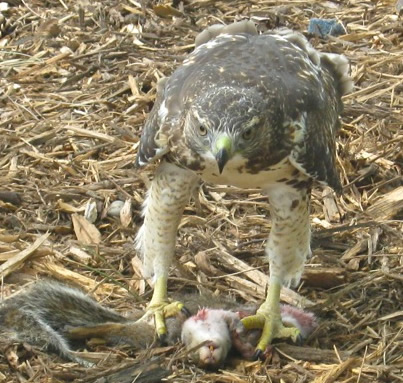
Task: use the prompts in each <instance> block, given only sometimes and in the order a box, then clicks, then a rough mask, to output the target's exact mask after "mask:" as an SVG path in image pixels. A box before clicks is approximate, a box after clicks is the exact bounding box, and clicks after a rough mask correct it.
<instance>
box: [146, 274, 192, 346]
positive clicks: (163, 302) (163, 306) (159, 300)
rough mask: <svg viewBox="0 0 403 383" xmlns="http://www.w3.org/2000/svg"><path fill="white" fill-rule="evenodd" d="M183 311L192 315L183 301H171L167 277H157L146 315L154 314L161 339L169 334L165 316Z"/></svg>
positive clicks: (157, 331)
mask: <svg viewBox="0 0 403 383" xmlns="http://www.w3.org/2000/svg"><path fill="white" fill-rule="evenodd" d="M179 312H183V313H184V314H185V315H186V316H190V313H189V311H188V310H187V309H186V308H185V305H184V304H183V303H182V302H179V301H174V302H170V301H169V299H168V294H167V278H166V277H159V278H157V280H156V282H155V286H154V293H153V297H152V299H151V301H150V304H149V305H148V307H147V313H146V315H147V316H148V315H150V314H152V315H153V316H154V322H155V331H156V333H157V335H158V337H159V338H160V339H163V338H164V337H165V336H166V334H167V328H166V325H165V318H169V317H174V316H176V315H178V314H179Z"/></svg>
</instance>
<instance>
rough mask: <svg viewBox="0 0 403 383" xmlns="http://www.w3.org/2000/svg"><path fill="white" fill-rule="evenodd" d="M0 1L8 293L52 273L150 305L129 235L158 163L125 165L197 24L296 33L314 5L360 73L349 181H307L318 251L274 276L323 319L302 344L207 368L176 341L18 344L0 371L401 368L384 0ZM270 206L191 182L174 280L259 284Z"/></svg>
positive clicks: (393, 98) (235, 288) (394, 149)
mask: <svg viewBox="0 0 403 383" xmlns="http://www.w3.org/2000/svg"><path fill="white" fill-rule="evenodd" d="M6 5H8V6H6ZM0 9H1V12H0V110H1V114H0V153H1V156H0V262H1V264H0V275H1V277H2V279H1V280H2V284H1V296H2V298H6V297H9V296H11V295H12V294H14V293H15V292H17V291H19V290H21V289H25V288H26V286H27V284H29V283H31V282H32V281H33V280H35V279H38V278H43V277H52V278H57V279H59V280H63V281H66V282H74V283H75V284H78V285H80V286H82V287H83V288H84V289H86V290H88V291H90V292H91V293H92V294H93V295H95V296H96V297H97V298H98V299H99V300H100V301H102V302H103V303H105V304H107V305H109V306H110V307H114V308H115V309H117V310H119V311H127V310H130V309H131V308H133V307H140V308H144V307H145V304H146V302H147V300H148V299H149V298H150V293H151V289H150V286H149V284H148V282H147V281H144V280H142V279H141V272H140V260H139V258H138V257H137V255H136V253H135V251H134V248H133V239H134V237H135V234H136V232H137V230H138V229H139V227H140V225H141V216H140V210H141V203H142V202H143V199H144V195H145V191H146V189H147V184H148V183H149V179H150V177H151V176H152V172H153V169H152V167H150V168H147V169H146V170H143V169H142V170H140V171H138V170H135V169H134V168H133V161H134V159H135V156H136V151H137V146H138V141H139V137H140V133H141V129H142V125H143V123H144V119H145V117H146V115H147V113H148V112H149V110H150V108H151V106H152V104H153V101H154V98H155V92H156V83H157V81H158V79H160V78H162V77H164V76H169V75H170V73H171V72H172V71H173V70H174V68H176V67H177V66H178V65H179V64H180V63H181V62H182V60H183V59H184V57H185V56H186V54H187V53H189V52H191V51H192V49H193V42H194V38H195V36H196V34H197V33H198V32H200V31H201V30H203V29H204V28H205V27H206V26H208V25H211V24H214V23H231V22H233V21H234V20H240V19H249V18H250V19H252V20H253V21H255V22H256V23H257V24H258V28H259V30H260V31H265V30H267V29H272V28H275V27H284V26H285V27H289V28H292V29H295V30H299V31H301V32H304V33H305V32H306V31H307V26H308V23H309V19H310V18H312V17H320V18H337V19H338V20H340V21H341V22H342V23H343V24H344V25H345V27H346V29H347V34H345V35H342V36H339V37H330V38H328V39H322V38H319V37H310V41H311V43H312V45H314V46H315V47H316V48H317V49H318V50H321V51H327V52H335V53H344V54H345V55H346V56H347V57H348V58H349V59H350V61H351V73H352V77H353V79H354V83H355V87H354V90H353V92H352V93H351V94H349V95H347V96H346V97H345V110H344V113H343V116H342V121H343V124H342V129H341V131H340V134H339V140H338V163H339V168H340V174H341V178H342V182H343V185H344V190H343V194H342V195H340V196H336V195H335V194H334V193H333V192H332V191H331V190H330V189H325V190H323V189H321V188H319V187H317V188H315V189H314V191H313V200H312V222H313V224H312V225H313V240H312V248H313V256H312V258H311V259H309V261H308V263H307V266H306V270H305V273H304V276H303V278H302V282H301V284H300V286H299V287H298V288H297V289H296V290H295V291H294V292H293V291H291V290H287V289H285V290H284V293H283V300H284V301H286V302H288V303H292V304H297V305H301V306H305V307H306V308H308V309H310V310H312V311H314V312H315V313H316V314H317V315H318V317H319V319H320V326H319V329H318V330H317V331H315V333H314V334H312V336H311V337H310V338H309V339H308V341H307V342H306V343H305V345H304V346H302V347H297V346H291V345H284V344H283V345H279V346H278V347H277V348H276V349H275V351H274V352H273V356H272V358H271V360H268V361H267V362H265V363H261V362H251V361H242V360H239V359H238V358H233V359H231V360H230V361H229V362H228V364H227V365H226V366H225V368H223V369H221V370H219V371H217V372H208V371H203V370H201V369H199V368H196V367H195V366H194V365H192V363H190V362H188V361H187V359H186V353H184V352H183V349H182V348H181V346H180V345H177V346H175V347H168V348H154V349H150V350H144V351H141V352H138V353H135V352H130V350H117V349H105V348H101V349H97V350H90V351H88V352H85V355H87V356H89V357H91V358H92V360H94V361H96V362H97V363H98V365H97V367H95V368H92V369H88V370H87V369H84V368H82V367H80V366H78V365H75V364H72V363H66V362H65V361H63V360H61V359H60V358H58V357H57V356H55V355H47V354H45V353H43V352H41V351H39V350H36V349H35V348H34V349H32V348H30V347H28V346H27V345H25V347H19V348H17V346H15V347H14V348H11V349H8V350H7V351H6V352H4V353H2V354H1V355H0V382H10V383H11V382H28V381H29V382H66V381H74V382H134V381H136V382H157V381H161V379H163V378H164V379H165V380H164V381H169V382H190V381H191V382H266V381H269V382H271V381H273V382H286V383H291V382H315V383H330V382H344V383H347V382H401V381H403V373H402V370H403V357H402V355H403V326H402V323H403V321H402V320H403V277H402V267H403V240H402V229H403V225H402V207H403V186H402V176H401V165H402V160H403V155H402V146H403V145H402V142H403V130H402V125H403V113H402V105H403V96H402V90H403V42H402V41H403V39H402V32H403V27H402V19H401V18H399V15H398V11H397V9H396V3H395V1H390V0H384V1H371V2H364V1H358V0H352V1H348V2H347V1H346V2H344V1H340V2H339V1H337V2H336V1H335V2H332V1H310V2H307V1H304V0H292V1H284V2H277V1H257V0H255V1H243V0H235V1H211V0H194V1H192V0H190V1H184V2H180V1H175V2H174V4H171V3H168V2H163V3H158V4H155V3H154V2H151V1H142V2H140V1H135V0H125V1H115V0H107V1H85V0H84V1H81V2H76V1H71V0H49V1H41V0H32V1H27V0H25V1H24V0H21V1H19V0H6V1H5V3H0ZM117 201H118V202H117ZM122 206H123V209H121V208H122ZM268 217H269V206H268V203H267V200H266V199H265V198H264V197H262V196H261V195H260V194H259V192H258V191H257V190H239V189H235V188H228V187H223V186H216V185H214V186H211V185H202V186H201V187H200V190H199V195H198V198H196V199H194V200H193V201H192V202H191V203H190V204H189V207H188V208H187V209H186V211H185V216H184V218H183V221H182V223H181V229H180V233H179V239H178V244H177V262H176V267H174V268H172V272H171V276H172V279H171V281H170V284H169V287H170V290H171V291H172V292H177V291H182V292H186V291H197V290H198V289H199V290H201V289H202V288H204V289H208V290H210V291H211V292H214V293H215V294H217V295H220V294H223V295H232V296H233V297H235V298H236V299H238V300H239V302H245V301H254V302H259V301H261V300H262V299H263V298H264V294H265V281H266V280H267V279H266V275H268V264H267V260H266V259H265V257H264V240H265V238H267V235H268V233H269V231H270V219H269V218H268Z"/></svg>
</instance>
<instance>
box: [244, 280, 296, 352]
mask: <svg viewBox="0 0 403 383" xmlns="http://www.w3.org/2000/svg"><path fill="white" fill-rule="evenodd" d="M280 290H281V283H280V282H279V281H278V280H276V279H275V278H273V279H272V280H271V283H270V286H269V290H268V292H267V298H266V301H265V302H264V303H263V304H262V305H261V306H260V308H259V309H258V310H257V312H256V314H255V315H251V316H248V317H246V318H243V319H242V324H243V325H244V327H245V328H246V329H247V330H252V329H262V335H261V336H260V340H259V343H258V344H257V346H256V352H255V358H256V359H258V358H261V357H262V356H263V355H264V352H265V351H266V349H267V347H268V346H269V345H270V343H271V341H272V340H273V339H277V338H291V339H292V340H293V341H294V342H297V341H299V340H300V338H301V335H300V331H299V329H297V328H295V327H285V326H284V325H283V322H282V320H281V312H280Z"/></svg>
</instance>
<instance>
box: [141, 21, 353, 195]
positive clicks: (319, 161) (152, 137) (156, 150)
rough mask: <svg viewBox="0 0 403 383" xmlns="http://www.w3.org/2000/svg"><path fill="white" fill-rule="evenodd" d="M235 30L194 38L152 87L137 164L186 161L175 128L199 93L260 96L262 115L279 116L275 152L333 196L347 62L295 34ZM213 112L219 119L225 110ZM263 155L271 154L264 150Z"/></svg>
mask: <svg viewBox="0 0 403 383" xmlns="http://www.w3.org/2000/svg"><path fill="white" fill-rule="evenodd" d="M238 24H239V25H238ZM238 24H232V25H229V26H213V27H210V28H209V29H207V30H206V31H204V32H202V33H201V34H200V35H199V36H198V38H196V49H195V50H194V51H193V52H192V53H191V54H190V55H189V56H188V57H187V58H186V60H185V61H184V63H183V64H182V66H180V67H179V68H178V69H177V70H176V71H175V72H174V73H173V74H172V76H171V77H170V78H169V79H167V80H166V81H165V83H164V84H163V86H160V87H159V89H158V92H157V98H156V102H155V104H154V107H153V108H152V110H151V112H150V115H149V116H148V119H147V121H146V123H145V126H144V130H143V133H142V137H141V141H140V147H139V152H138V156H137V165H144V164H146V163H148V162H151V161H153V160H155V159H156V158H159V157H161V156H166V158H167V160H170V161H175V162H177V163H179V164H180V163H181V161H180V157H181V156H184V155H186V156H191V155H192V153H189V148H186V140H185V139H184V137H183V123H184V121H185V118H186V114H187V112H188V110H189V108H190V106H192V105H194V104H195V103H197V102H198V100H199V99H200V97H201V96H202V95H203V94H206V92H213V91H214V90H218V91H220V90H223V89H224V88H234V89H240V90H242V89H245V90H249V89H253V90H254V91H255V92H256V93H257V94H258V95H260V96H261V97H260V99H261V102H262V108H263V109H262V110H267V113H268V115H270V113H272V115H273V116H277V115H278V114H281V119H277V120H276V121H277V122H278V121H281V124H280V126H275V127H274V126H273V127H272V129H273V132H272V135H273V137H276V138H277V142H276V147H277V146H280V149H279V150H283V152H284V150H286V151H287V152H288V157H289V159H290V161H291V162H292V163H293V164H294V166H295V167H297V168H298V169H299V170H300V171H302V172H303V173H305V174H307V175H309V176H310V177H312V178H314V179H316V180H318V181H320V182H323V183H325V184H328V185H330V186H332V187H333V188H335V189H336V190H338V189H340V182H339V178H338V175H337V172H336V169H335V135H336V132H337V129H338V126H339V120H338V116H339V113H340V112H341V109H342V102H341V96H342V95H343V94H345V93H347V92H348V91H349V90H350V89H351V87H352V81H351V79H350V77H349V76H348V61H347V59H346V58H345V57H344V56H341V55H335V54H327V53H320V52H318V51H316V50H315V49H314V48H312V47H311V46H310V44H309V43H308V41H307V40H306V39H305V37H304V36H303V35H301V34H300V33H297V32H293V31H290V30H278V31H272V32H268V33H265V34H262V35H258V34H257V32H256V29H255V28H254V26H253V23H251V22H244V23H238ZM237 25H238V27H237ZM220 108H221V109H220ZM214 110H218V112H217V113H219V111H220V110H221V111H222V110H225V105H220V106H219V108H218V107H217V108H215V109H214ZM207 112H208V111H207ZM212 113H213V112H212ZM285 131H287V132H288V131H291V132H293V134H292V135H291V140H292V142H291V145H290V143H289V142H288V143H287V145H286V143H285V141H286V139H285V138H284V140H283V138H282V137H283V135H284V132H285ZM288 138H289V137H288ZM281 140H283V141H284V145H283V146H282V145H281ZM278 141H280V142H278ZM270 150H276V149H275V146H270V143H268V145H267V151H270Z"/></svg>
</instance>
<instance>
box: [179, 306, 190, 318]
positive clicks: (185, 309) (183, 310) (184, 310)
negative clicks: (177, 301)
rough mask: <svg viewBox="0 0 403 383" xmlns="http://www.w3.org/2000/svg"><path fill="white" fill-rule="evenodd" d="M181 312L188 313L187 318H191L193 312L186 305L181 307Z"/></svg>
mask: <svg viewBox="0 0 403 383" xmlns="http://www.w3.org/2000/svg"><path fill="white" fill-rule="evenodd" d="M181 313H182V314H184V315H186V318H190V317H191V316H192V313H191V312H190V311H189V310H188V309H187V308H186V307H185V306H183V307H182V308H181Z"/></svg>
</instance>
